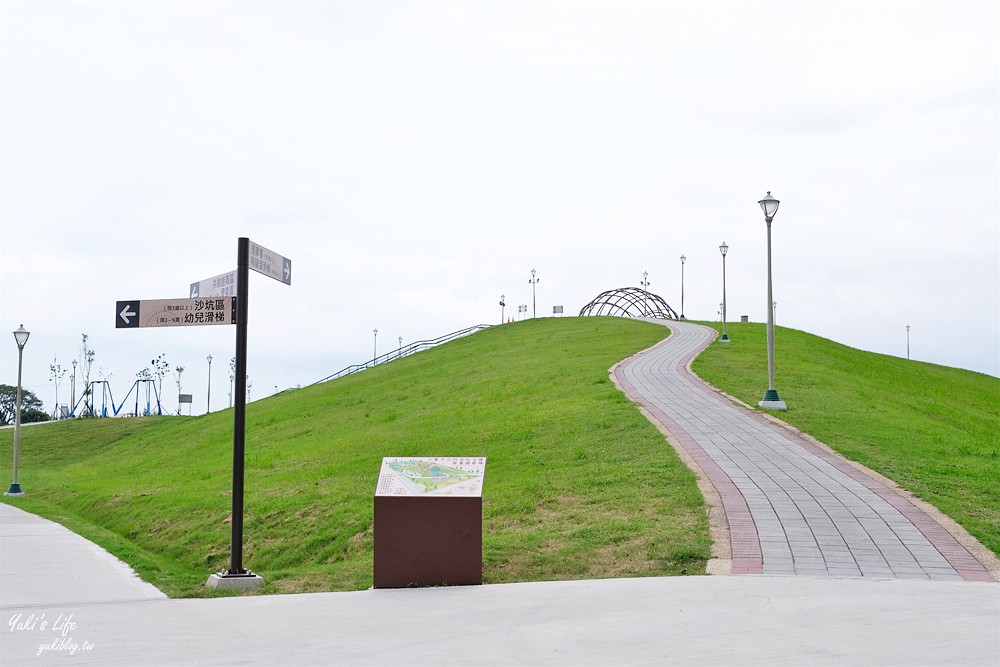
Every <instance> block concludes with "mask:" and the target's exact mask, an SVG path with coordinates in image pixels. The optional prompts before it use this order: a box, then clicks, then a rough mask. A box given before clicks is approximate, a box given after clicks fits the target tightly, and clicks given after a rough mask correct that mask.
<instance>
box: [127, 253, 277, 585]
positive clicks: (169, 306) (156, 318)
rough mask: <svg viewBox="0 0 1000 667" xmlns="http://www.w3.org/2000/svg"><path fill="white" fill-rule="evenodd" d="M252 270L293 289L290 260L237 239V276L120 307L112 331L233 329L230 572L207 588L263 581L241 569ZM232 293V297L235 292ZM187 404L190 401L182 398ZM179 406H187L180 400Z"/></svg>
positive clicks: (214, 578)
mask: <svg viewBox="0 0 1000 667" xmlns="http://www.w3.org/2000/svg"><path fill="white" fill-rule="evenodd" d="M250 269H253V270H254V271H257V272H259V273H263V274H264V275H265V276H268V277H269V278H274V279H275V280H277V281H278V282H282V283H285V284H286V285H291V284H292V260H290V259H288V258H287V257H282V256H281V255H279V254H277V253H275V252H273V251H271V250H268V249H267V248H265V247H263V246H260V245H257V244H256V243H253V242H251V241H250V239H248V238H245V237H241V238H240V239H238V241H237V245H236V270H235V271H230V272H228V273H222V274H219V275H218V276H214V277H212V278H207V279H205V280H200V281H198V282H196V283H191V287H190V295H191V298H188V299H153V300H150V299H147V300H138V299H134V300H131V301H118V302H116V304H115V328H118V329H132V328H138V327H179V326H201V325H208V324H235V325H236V369H235V370H236V378H235V387H234V389H235V397H234V398H235V400H234V401H233V494H232V497H233V505H232V549H231V560H230V567H229V569H228V570H223V571H222V572H218V573H216V574H213V575H212V576H210V577H209V578H208V583H207V586H208V587H209V588H236V589H249V588H257V587H258V586H260V585H262V584H263V583H264V580H263V579H262V578H261V577H260V576H258V575H256V574H254V573H253V572H251V571H250V570H247V569H245V568H244V567H243V471H244V453H245V449H246V399H247V311H248V307H247V293H248V292H249V282H250V280H249V277H250ZM234 287H235V290H236V291H235V295H234V294H233V289H234ZM181 397H183V398H186V399H187V401H186V402H188V403H190V401H191V397H190V395H188V394H182V395H181ZM179 402H185V401H184V400H179Z"/></svg>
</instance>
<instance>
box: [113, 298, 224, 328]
mask: <svg viewBox="0 0 1000 667" xmlns="http://www.w3.org/2000/svg"><path fill="white" fill-rule="evenodd" d="M208 324H236V297H228V298H226V297H222V298H218V299H215V298H210V299H145V300H139V299H135V300H132V301H118V302H116V303H115V328H116V329H134V328H137V327H190V326H203V325H208Z"/></svg>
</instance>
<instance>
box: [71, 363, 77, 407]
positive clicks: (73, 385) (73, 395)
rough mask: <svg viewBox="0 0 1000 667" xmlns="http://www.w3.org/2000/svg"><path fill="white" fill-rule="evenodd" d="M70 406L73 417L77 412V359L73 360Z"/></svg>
mask: <svg viewBox="0 0 1000 667" xmlns="http://www.w3.org/2000/svg"><path fill="white" fill-rule="evenodd" d="M69 404H70V406H71V407H70V410H71V412H70V414H71V415H72V414H73V413H74V412H76V359H74V360H73V377H72V379H70V382H69Z"/></svg>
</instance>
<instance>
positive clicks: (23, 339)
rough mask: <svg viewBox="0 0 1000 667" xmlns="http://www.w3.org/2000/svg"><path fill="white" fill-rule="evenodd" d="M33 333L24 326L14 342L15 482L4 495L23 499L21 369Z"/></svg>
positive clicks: (16, 332)
mask: <svg viewBox="0 0 1000 667" xmlns="http://www.w3.org/2000/svg"><path fill="white" fill-rule="evenodd" d="M30 335H31V333H30V332H29V331H28V330H27V329H25V328H24V325H23V324H22V325H21V326H19V327H18V328H17V330H16V331H15V332H14V341H15V342H16V343H17V395H16V397H15V400H14V481H13V482H11V483H10V488H9V489H7V492H6V493H4V495H5V496H17V497H22V496H23V495H24V491H22V490H21V485H20V484H18V483H17V460H18V457H20V455H21V367H22V361H23V359H24V344H25V343H27V342H28V336H30Z"/></svg>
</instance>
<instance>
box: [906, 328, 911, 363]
mask: <svg viewBox="0 0 1000 667" xmlns="http://www.w3.org/2000/svg"><path fill="white" fill-rule="evenodd" d="M906 358H907V359H909V358H910V325H909V324H907V325H906Z"/></svg>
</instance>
